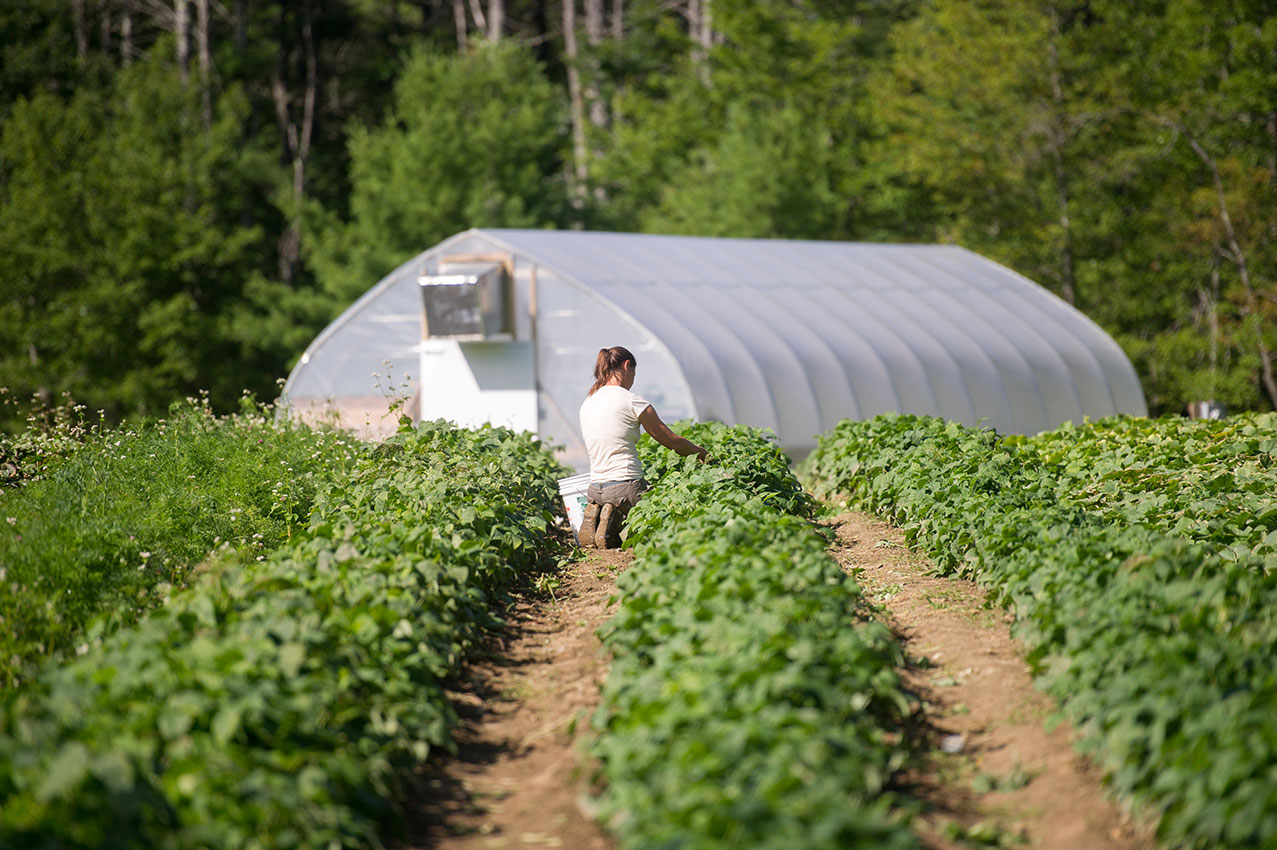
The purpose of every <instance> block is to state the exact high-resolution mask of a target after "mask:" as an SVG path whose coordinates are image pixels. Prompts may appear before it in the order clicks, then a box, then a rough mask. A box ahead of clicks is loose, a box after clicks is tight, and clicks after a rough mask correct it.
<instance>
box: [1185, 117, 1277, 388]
mask: <svg viewBox="0 0 1277 850" xmlns="http://www.w3.org/2000/svg"><path fill="white" fill-rule="evenodd" d="M1177 127H1178V129H1179V130H1180V132H1182V133H1183V134H1184V137H1185V138H1186V139H1188V144H1189V146H1191V147H1192V149H1193V152H1194V153H1195V154H1197V158H1198V159H1200V160H1201V161H1202V164H1203V165H1205V166H1206V168H1207V169H1208V170H1209V171H1210V175H1211V180H1212V182H1214V184H1215V198H1216V200H1217V201H1218V202H1219V220H1220V224H1221V225H1222V226H1223V228H1224V238H1225V239H1226V240H1227V241H1228V253H1229V254H1230V255H1231V256H1229V258H1228V259H1229V260H1231V261H1232V263H1233V265H1234V266H1235V267H1236V268H1237V276H1238V277H1239V278H1241V282H1242V288H1243V289H1244V290H1245V294H1246V313H1247V315H1249V316H1253V317H1254V319H1255V349H1256V351H1257V352H1258V353H1259V372H1260V380H1261V382H1262V383H1263V387H1264V391H1265V392H1267V394H1268V403H1269V404H1271V405H1272V407H1273V409H1274V410H1277V378H1274V376H1273V360H1272V356H1271V355H1270V353H1269V351H1268V344H1267V343H1266V342H1264V323H1263V316H1262V314H1261V313H1260V312H1259V299H1258V298H1256V297H1255V288H1254V287H1253V286H1252V285H1251V281H1250V268H1249V267H1248V266H1247V264H1246V255H1245V254H1244V253H1243V252H1242V247H1241V244H1240V243H1238V241H1237V232H1236V231H1235V230H1234V229H1233V219H1232V217H1231V216H1230V215H1229V213H1228V198H1227V196H1226V195H1225V194H1224V181H1223V178H1221V177H1220V174H1219V165H1218V163H1216V162H1215V158H1214V157H1212V156H1211V155H1210V154H1209V153H1208V152H1207V150H1206V149H1205V148H1204V147H1202V145H1201V144H1200V143H1199V142H1198V141H1197V139H1195V138H1193V135H1192V134H1191V133H1189V132H1188V130H1187V129H1186V128H1184V127H1183V126H1182V125H1177Z"/></svg>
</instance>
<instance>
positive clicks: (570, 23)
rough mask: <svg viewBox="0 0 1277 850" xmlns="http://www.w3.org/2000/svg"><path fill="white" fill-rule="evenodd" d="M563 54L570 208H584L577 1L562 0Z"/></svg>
mask: <svg viewBox="0 0 1277 850" xmlns="http://www.w3.org/2000/svg"><path fill="white" fill-rule="evenodd" d="M563 51H564V53H565V54H566V56H567V63H566V64H567V69H568V98H569V100H570V102H571V109H572V164H573V169H572V178H573V179H572V206H573V207H574V208H576V209H578V210H580V209H582V208H584V206H585V186H586V183H587V182H588V180H589V168H588V166H587V164H586V159H585V157H586V150H585V102H584V98H583V96H582V93H581V69H580V67H579V62H578V60H579V58H580V51H579V50H578V49H577V43H576V0H563Z"/></svg>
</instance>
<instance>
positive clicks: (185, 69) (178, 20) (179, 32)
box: [173, 0, 191, 88]
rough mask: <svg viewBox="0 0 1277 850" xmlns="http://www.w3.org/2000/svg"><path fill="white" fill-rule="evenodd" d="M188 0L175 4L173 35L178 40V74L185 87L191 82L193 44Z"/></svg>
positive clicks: (178, 1)
mask: <svg viewBox="0 0 1277 850" xmlns="http://www.w3.org/2000/svg"><path fill="white" fill-rule="evenodd" d="M186 3H187V0H175V3H174V6H173V36H174V38H175V40H176V41H177V74H178V77H179V78H180V79H181V81H182V87H183V88H185V87H186V84H187V83H188V82H189V79H188V74H189V71H190V67H191V44H190V41H189V35H190V29H191V22H190V16H189V14H188V10H187V6H186Z"/></svg>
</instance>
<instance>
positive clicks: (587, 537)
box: [576, 503, 602, 549]
mask: <svg viewBox="0 0 1277 850" xmlns="http://www.w3.org/2000/svg"><path fill="white" fill-rule="evenodd" d="M600 507H602V505H596V504H593V503H591V504H588V505H586V506H585V512H584V514H583V515H582V517H581V527H580V528H579V529H577V532H576V544H577V545H578V546H580V547H581V548H583V549H591V548H593V547H594V537H595V533H596V531H597V530H598V526H599V508H600Z"/></svg>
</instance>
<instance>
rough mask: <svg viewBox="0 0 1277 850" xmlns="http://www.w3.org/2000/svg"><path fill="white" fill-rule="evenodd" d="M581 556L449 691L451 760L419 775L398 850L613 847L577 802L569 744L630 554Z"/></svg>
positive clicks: (588, 703) (592, 691) (581, 719)
mask: <svg viewBox="0 0 1277 850" xmlns="http://www.w3.org/2000/svg"><path fill="white" fill-rule="evenodd" d="M586 552H587V556H586V558H585V559H584V560H582V561H577V562H574V563H571V564H569V565H568V566H567V567H566V568H565V569H564V570H563V572H562V573H560V574H559V575H558V577H557V578H558V581H559V584H558V587H556V588H554V589H553V590H552V593H553V597H554V598H552V599H548V600H546V601H542V600H540V599H537V600H533V599H524V600H523V601H522V602H521V603H520V604H519V605H518V607H517V608H516V610H515V611H513V612H512V614H511V617H510V620H511V623H510V626H509V628H508V629H507V630H506V634H505V636H504V645H498V646H494V647H493V654H494V657H493V658H492V659H491V660H488V661H484V662H481V663H479V664H476V665H475V666H474V667H473V668H472V669H471V671H470V681H468V682H467V683H466V685H465V687H464V689H463V690H461V691H458V692H455V693H452V694H450V696H451V697H452V698H453V700H454V702H455V703H456V704H457V705H458V706H459V709H460V712H461V714H462V718H463V723H462V726H461V728H460V729H459V730H458V733H457V740H458V744H459V748H460V752H459V754H458V755H457V757H456V758H447V759H440V760H438V761H435V762H432V764H431V766H430V768H429V771H428V772H426V773H424V774H423V775H422V777H421V780H422V781H421V783H420V785H421V792H420V794H419V797H418V799H417V800H416V801H415V803H414V805H415V809H414V810H413V811H411V812H410V820H409V826H408V832H409V834H410V835H412V836H413V840H412V841H411V842H410V843H406V844H403V845H401V846H402V847H403V848H405V850H406V848H414V849H415V848H437V850H479V848H484V850H486V849H487V848H534V847H563V848H570V850H608V848H611V847H612V846H613V842H612V841H611V839H610V838H609V837H608V836H607V834H606V833H605V832H604V831H603V829H602V828H601V827H599V825H598V824H597V823H595V822H594V820H593V819H591V818H590V816H589V815H588V814H587V812H586V811H585V810H584V808H583V806H582V800H583V798H584V796H585V793H586V791H587V782H588V780H589V777H588V776H585V775H583V771H582V769H581V768H580V766H579V765H580V763H581V758H580V754H579V748H578V746H577V742H578V741H579V740H580V739H581V737H582V735H581V733H582V732H584V731H586V730H587V729H588V727H589V722H590V714H591V713H592V712H593V710H594V708H595V706H596V705H597V704H598V688H599V684H600V683H601V682H602V678H603V676H604V675H605V674H606V672H607V668H606V665H605V663H604V659H603V658H602V656H601V653H600V648H599V641H598V638H597V637H595V630H596V629H597V628H598V627H599V626H600V625H602V623H603V621H604V620H606V619H607V617H608V616H609V612H608V610H607V600H608V598H609V597H610V596H611V595H612V593H613V592H614V591H615V590H616V581H615V577H616V573H617V572H618V571H619V570H621V569H624V567H626V566H628V565H629V562H630V560H631V558H632V555H631V553H630V552H629V551H621V550H603V551H600V550H593V549H591V550H586Z"/></svg>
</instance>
